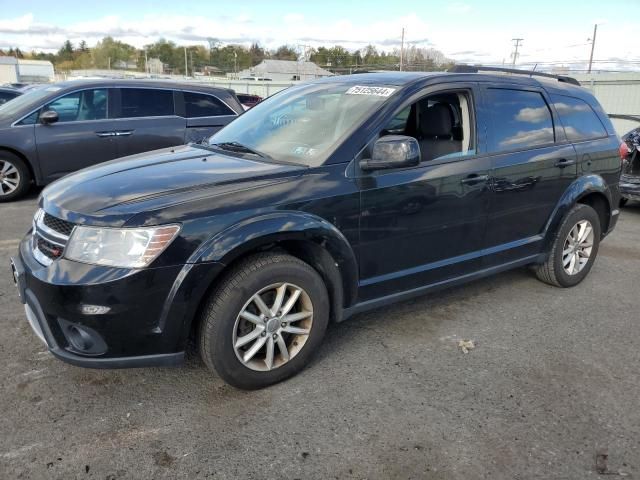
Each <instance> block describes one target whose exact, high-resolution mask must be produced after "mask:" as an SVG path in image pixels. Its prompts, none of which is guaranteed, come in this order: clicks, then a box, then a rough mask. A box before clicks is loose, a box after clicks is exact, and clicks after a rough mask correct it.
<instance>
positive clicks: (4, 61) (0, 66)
mask: <svg viewBox="0 0 640 480" xmlns="http://www.w3.org/2000/svg"><path fill="white" fill-rule="evenodd" d="M53 81H54V72H53V64H52V63H51V62H49V61H47V60H25V59H22V58H15V57H0V84H3V83H17V82H20V83H45V82H53Z"/></svg>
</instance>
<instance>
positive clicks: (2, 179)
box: [0, 151, 31, 202]
mask: <svg viewBox="0 0 640 480" xmlns="http://www.w3.org/2000/svg"><path fill="white" fill-rule="evenodd" d="M30 185H31V173H30V172H29V168H27V165H26V164H25V163H24V161H23V160H22V159H21V158H20V157H18V156H16V155H14V154H12V153H9V152H5V151H0V202H10V201H12V200H15V199H17V198H20V197H21V196H22V195H24V194H25V193H27V191H28V190H29V186H30Z"/></svg>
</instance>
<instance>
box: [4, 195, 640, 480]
mask: <svg viewBox="0 0 640 480" xmlns="http://www.w3.org/2000/svg"><path fill="white" fill-rule="evenodd" d="M34 210H35V194H34V195H32V196H31V198H29V199H27V200H24V201H21V202H17V203H12V204H4V205H0V231H1V233H0V265H4V267H1V269H0V272H2V274H1V275H0V311H1V312H2V320H3V323H2V328H1V329H0V352H1V353H0V381H1V382H2V389H1V391H0V410H1V411H2V414H1V415H0V432H2V434H1V435H0V478H1V479H13V478H29V479H31V478H33V479H40V478H46V479H65V480H66V479H74V478H78V479H85V478H86V479H132V478H144V479H150V478H154V479H162V478H171V479H173V478H216V479H217V478H220V479H223V478H256V479H261V478H274V479H294V478H301V479H302V478H304V479H310V478H320V479H331V478H336V479H350V478H353V479H365V478H366V479H377V478H381V479H382V478H384V479H387V478H416V479H423V478H428V479H465V480H468V479H475V478H491V479H501V478H505V479H529V478H554V479H585V478H597V477H599V474H598V473H597V468H596V464H597V463H598V464H600V466H602V467H603V468H606V469H607V472H608V473H613V474H620V475H626V476H627V478H629V477H630V478H640V409H639V408H638V405H639V400H638V399H639V398H640V381H639V380H640V374H639V372H640V369H639V368H638V367H639V364H640V361H639V355H638V341H637V339H638V338H639V337H640V313H639V309H638V299H639V297H638V288H639V285H640V242H639V241H638V240H639V239H640V205H639V204H636V205H635V206H633V205H632V206H630V207H628V208H626V209H623V211H622V214H621V219H620V222H619V224H618V228H617V230H616V231H615V232H614V233H613V234H612V235H611V236H610V237H609V238H607V240H606V241H605V242H604V243H603V244H602V246H601V250H600V255H599V259H598V261H597V262H596V264H595V266H594V268H593V270H592V272H591V274H590V275H589V276H588V278H587V279H586V280H585V281H584V282H583V283H582V284H581V285H579V286H577V287H575V288H573V289H569V290H562V289H557V288H553V287H550V286H547V285H545V284H542V283H540V282H539V281H537V280H536V279H535V277H534V276H532V274H531V273H530V272H529V271H528V270H526V269H522V270H516V271H513V272H509V273H505V274H502V275H498V276H496V277H493V278H490V279H486V280H482V281H478V282H475V283H472V284H469V285H466V286H464V287H459V288H455V289H451V290H447V291H445V292H440V293H438V294H434V295H429V296H425V297H422V298H420V299H417V300H414V301H411V302H405V303H401V304H399V305H395V306H391V307H387V308H384V309H381V310H378V311H376V312H373V313H369V314H366V315H360V316H358V317H355V318H353V319H352V320H350V321H348V322H345V323H343V324H340V325H334V326H332V327H331V328H330V329H329V332H328V334H327V338H326V341H325V343H324V346H323V348H322V350H321V351H320V352H319V355H318V356H317V357H316V359H315V360H314V362H313V363H312V365H311V366H310V367H309V368H307V369H306V370H305V371H304V372H302V374H300V375H298V376H297V377H295V378H293V379H291V380H289V381H287V382H285V383H282V384H279V385H276V386H274V387H271V388H268V389H265V390H262V391H257V392H243V391H239V390H235V389H234V388H231V387H229V386H227V385H226V384H224V383H223V382H222V381H221V380H220V379H219V378H217V377H216V376H215V375H214V374H212V373H210V372H208V371H207V370H206V369H205V367H204V366H203V364H202V363H201V362H200V361H199V360H198V359H197V357H193V358H191V359H190V360H189V361H188V362H187V364H186V365H185V366H184V367H181V368H166V369H137V370H117V371H99V370H85V369H81V368H77V367H73V366H70V365H66V364H64V363H62V362H60V361H58V360H55V359H54V358H53V357H52V356H51V355H50V354H48V353H47V352H46V351H45V349H44V348H43V346H42V344H41V343H40V342H39V340H38V339H37V338H36V336H35V335H34V334H33V333H32V332H31V330H30V328H29V326H28V324H27V322H26V320H25V317H24V313H23V310H22V306H21V305H20V303H19V301H18V299H17V297H16V293H15V291H14V287H13V284H12V281H11V276H10V273H9V269H8V261H9V256H10V255H12V254H14V253H15V251H16V245H17V242H18V239H19V238H20V237H21V236H22V235H23V233H24V232H25V231H26V230H27V228H28V226H29V223H30V219H31V216H32V214H33V212H34ZM460 339H473V340H474V341H475V344H476V348H475V349H474V350H472V351H470V352H469V353H468V354H466V355H465V354H463V353H462V352H461V351H460V349H458V347H457V343H458V341H459V340H460ZM599 454H600V455H601V456H600V457H598V455H599ZM604 454H608V458H607V459H606V460H605V459H604V457H603V456H602V455H604ZM605 463H606V465H605Z"/></svg>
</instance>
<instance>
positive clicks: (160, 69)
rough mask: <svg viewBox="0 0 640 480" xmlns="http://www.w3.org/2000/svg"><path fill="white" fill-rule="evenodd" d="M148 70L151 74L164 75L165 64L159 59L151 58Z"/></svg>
mask: <svg viewBox="0 0 640 480" xmlns="http://www.w3.org/2000/svg"><path fill="white" fill-rule="evenodd" d="M147 68H148V69H149V73H152V74H162V73H164V64H163V63H162V61H161V60H160V59H159V58H150V59H149V61H148V62H147Z"/></svg>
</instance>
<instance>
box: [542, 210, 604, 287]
mask: <svg viewBox="0 0 640 480" xmlns="http://www.w3.org/2000/svg"><path fill="white" fill-rule="evenodd" d="M600 228H601V227H600V217H598V214H597V213H596V211H595V210H594V209H593V208H591V207H590V206H589V205H583V204H577V205H575V206H574V207H573V208H572V209H571V210H570V211H569V213H568V214H567V215H566V217H565V218H564V220H563V222H562V224H561V225H560V228H559V229H558V233H557V234H556V237H555V239H554V241H553V244H552V246H551V251H550V252H549V257H548V258H547V260H546V261H545V263H543V264H542V265H539V266H537V267H536V275H537V277H538V279H540V280H542V281H543V282H545V283H548V284H550V285H555V286H556V287H573V286H574V285H577V284H578V283H580V282H581V281H582V280H584V278H585V277H586V276H587V275H588V274H589V271H590V270H591V267H592V266H593V262H594V261H595V259H596V256H597V255H598V247H599V246H600V232H601V229H600Z"/></svg>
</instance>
